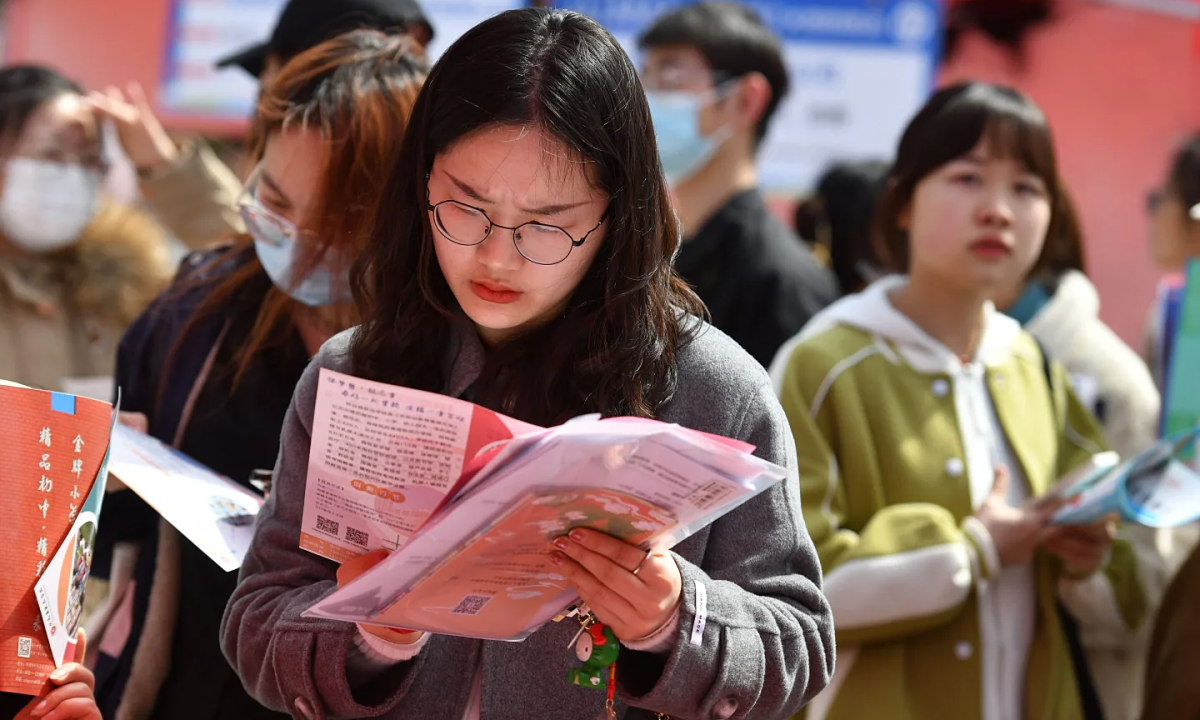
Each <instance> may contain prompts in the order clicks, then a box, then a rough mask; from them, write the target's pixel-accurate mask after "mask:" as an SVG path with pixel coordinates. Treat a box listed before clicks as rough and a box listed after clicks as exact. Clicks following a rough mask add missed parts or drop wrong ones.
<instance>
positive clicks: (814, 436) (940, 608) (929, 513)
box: [781, 336, 999, 645]
mask: <svg viewBox="0 0 1200 720" xmlns="http://www.w3.org/2000/svg"><path fill="white" fill-rule="evenodd" d="M818 337H819V336H818ZM846 360H847V359H846V358H840V357H833V356H832V354H831V353H830V352H828V351H826V350H825V349H824V348H822V347H820V346H818V345H815V344H814V343H812V342H809V341H806V342H804V343H801V344H799V345H798V346H797V347H796V350H795V351H794V352H793V354H792V356H791V358H790V360H789V361H788V364H787V367H786V370H785V371H784V375H783V383H782V393H781V399H782V402H783V408H784V410H785V411H786V412H787V417H788V422H789V423H790V426H791V430H792V434H793V435H794V437H795V443H796V447H797V450H798V460H799V466H798V467H799V473H800V494H801V501H802V507H803V508H804V521H805V524H806V525H807V527H808V529H809V532H810V533H811V534H812V538H813V541H814V542H815V543H816V547H817V552H818V554H819V556H820V559H821V567H822V569H823V570H824V572H825V595H826V597H827V598H829V603H830V605H832V607H833V617H834V624H835V626H836V627H837V636H838V642H839V643H842V644H844V645H858V644H863V643H880V642H890V641H894V640H898V639H901V638H904V637H908V636H911V635H916V634H919V633H922V632H926V631H928V630H930V629H931V628H934V627H937V626H939V625H942V624H944V623H946V622H948V621H949V620H951V619H952V618H953V617H954V616H955V615H956V614H957V613H958V612H960V610H961V609H962V607H963V606H964V604H965V603H966V602H967V600H968V598H969V597H970V595H971V593H972V591H973V589H974V587H975V585H976V584H977V583H979V582H981V581H983V580H986V579H987V578H988V577H990V576H991V575H992V574H994V573H996V572H998V571H999V558H998V557H997V556H996V552H995V549H994V547H993V546H992V543H991V539H990V537H989V536H988V534H987V532H986V530H984V529H983V527H982V526H981V525H980V524H979V523H978V521H977V520H975V519H974V518H967V519H966V520H964V521H963V522H962V523H959V522H958V521H957V520H956V519H955V517H954V514H953V513H951V512H950V510H948V509H946V508H944V507H941V506H939V505H935V504H932V503H902V504H897V505H889V506H886V507H881V508H878V509H876V510H874V512H870V516H869V519H867V520H866V522H865V523H863V524H862V525H860V526H857V527H856V526H854V525H853V523H851V522H850V521H849V515H850V513H849V509H850V508H851V507H854V506H857V507H860V508H871V507H874V505H875V504H876V502H877V498H878V497H881V496H882V492H883V491H882V488H881V487H879V483H878V479H876V478H872V477H853V476H850V475H848V474H846V473H843V472H842V470H841V468H842V464H843V463H842V462H841V458H839V451H838V450H837V449H835V446H834V444H833V440H832V438H833V437H834V428H835V427H837V426H838V421H839V419H838V415H839V406H841V407H842V408H845V410H844V411H845V412H853V410H854V408H855V407H860V406H861V401H860V400H859V399H857V398H849V399H848V400H851V401H853V402H845V403H839V401H838V399H837V398H838V390H839V386H838V384H837V380H838V375H837V373H838V371H839V368H841V367H845V361H846ZM850 391H851V392H852V393H853V392H856V388H854V387H853V386H850ZM864 512H869V511H864ZM880 597H886V598H888V602H879V598H880Z"/></svg>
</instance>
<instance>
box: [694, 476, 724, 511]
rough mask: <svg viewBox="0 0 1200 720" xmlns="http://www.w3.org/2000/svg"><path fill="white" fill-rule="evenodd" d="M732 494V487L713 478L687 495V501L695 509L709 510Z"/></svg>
mask: <svg viewBox="0 0 1200 720" xmlns="http://www.w3.org/2000/svg"><path fill="white" fill-rule="evenodd" d="M732 494H733V488H731V487H730V486H728V485H726V484H725V483H723V482H720V481H717V480H714V481H712V482H710V483H708V484H707V485H705V486H704V487H702V488H700V489H698V490H696V491H695V492H693V493H692V494H691V495H689V496H688V498H687V501H688V502H689V503H691V505H692V506H693V507H695V508H696V509H697V510H701V511H704V510H711V509H712V508H714V507H716V506H717V505H720V504H721V502H722V501H723V500H724V499H725V498H727V497H729V496H730V495H732Z"/></svg>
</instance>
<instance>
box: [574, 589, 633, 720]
mask: <svg viewBox="0 0 1200 720" xmlns="http://www.w3.org/2000/svg"><path fill="white" fill-rule="evenodd" d="M578 613H579V624H580V626H581V627H580V628H579V632H578V633H576V634H575V637H574V638H573V639H572V640H571V646H573V647H574V648H575V657H577V658H579V659H580V660H581V661H582V662H583V667H582V668H571V670H570V672H569V673H568V675H567V679H568V680H570V681H571V683H572V684H573V685H578V686H580V687H586V688H594V689H596V690H599V689H601V688H605V689H606V690H607V691H608V699H607V700H606V701H605V703H604V709H605V714H604V716H603V717H605V718H606V719H607V720H614V719H615V718H616V717H617V712H616V710H615V709H614V697H615V696H616V692H617V655H618V654H620V652H621V643H620V641H619V640H617V636H616V634H614V633H613V631H612V630H611V629H610V628H609V627H608V626H606V625H604V624H603V623H601V622H599V621H597V620H596V616H595V615H592V613H591V611H590V610H588V609H587V606H581V607H580V608H579V610H578Z"/></svg>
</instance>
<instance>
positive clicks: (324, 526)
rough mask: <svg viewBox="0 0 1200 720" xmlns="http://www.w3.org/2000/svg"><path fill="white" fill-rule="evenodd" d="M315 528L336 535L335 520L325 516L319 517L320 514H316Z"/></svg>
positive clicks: (336, 525) (336, 526)
mask: <svg viewBox="0 0 1200 720" xmlns="http://www.w3.org/2000/svg"><path fill="white" fill-rule="evenodd" d="M317 530H319V531H320V532H323V533H329V534H330V535H332V536H334V537H337V536H338V524H337V522H336V521H334V520H330V519H329V518H327V517H321V516H320V515H318V516H317Z"/></svg>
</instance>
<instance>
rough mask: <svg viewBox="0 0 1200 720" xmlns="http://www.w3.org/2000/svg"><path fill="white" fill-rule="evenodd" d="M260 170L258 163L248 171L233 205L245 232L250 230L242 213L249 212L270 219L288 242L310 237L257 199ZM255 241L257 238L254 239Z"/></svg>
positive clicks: (260, 165) (264, 239)
mask: <svg viewBox="0 0 1200 720" xmlns="http://www.w3.org/2000/svg"><path fill="white" fill-rule="evenodd" d="M262 170H263V168H262V164H261V163H260V164H259V165H257V166H255V168H254V169H253V170H252V171H250V174H249V175H248V176H247V177H246V182H245V184H244V185H242V191H241V192H240V193H238V197H237V200H236V201H234V203H233V206H234V207H235V208H237V210H238V214H239V215H242V222H243V223H244V224H247V228H246V230H247V232H249V229H250V228H249V226H248V225H249V224H248V223H246V218H245V215H243V213H244V212H246V211H250V212H255V213H258V214H260V215H263V216H265V217H267V218H268V219H270V220H271V222H274V223H276V224H278V225H279V226H280V227H281V228H283V230H284V232H285V234H286V235H287V238H288V240H289V241H290V242H293V243H295V242H299V241H300V238H301V237H302V236H306V235H307V236H311V235H312V233H309V232H308V231H306V230H303V229H301V228H300V226H298V225H296V223H294V222H292V221H291V220H289V219H287V218H285V217H284V216H282V215H280V214H279V213H277V212H275V211H274V210H272V209H271V208H269V207H267V206H266V205H264V204H263V202H262V201H261V200H259V199H258V192H257V191H258V182H259V177H260V176H261V175H262ZM255 239H259V238H257V237H256V238H255ZM262 240H263V241H264V242H268V240H267V239H266V238H262Z"/></svg>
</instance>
